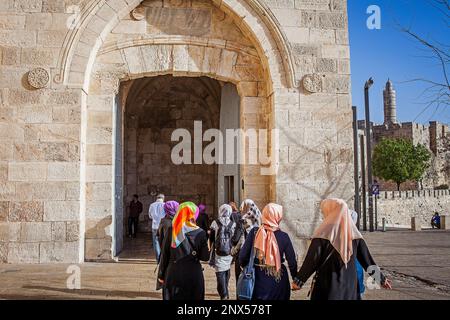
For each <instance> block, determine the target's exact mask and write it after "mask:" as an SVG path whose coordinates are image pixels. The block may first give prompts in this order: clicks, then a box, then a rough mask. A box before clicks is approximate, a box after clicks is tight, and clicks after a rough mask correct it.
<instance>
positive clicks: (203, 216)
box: [197, 204, 209, 234]
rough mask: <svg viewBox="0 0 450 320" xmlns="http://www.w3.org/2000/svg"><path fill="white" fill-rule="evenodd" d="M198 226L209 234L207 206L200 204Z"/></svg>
mask: <svg viewBox="0 0 450 320" xmlns="http://www.w3.org/2000/svg"><path fill="white" fill-rule="evenodd" d="M197 225H198V226H199V227H200V228H202V229H203V230H205V232H206V233H207V234H208V232H209V218H208V214H207V213H206V205H204V204H199V205H198V217H197Z"/></svg>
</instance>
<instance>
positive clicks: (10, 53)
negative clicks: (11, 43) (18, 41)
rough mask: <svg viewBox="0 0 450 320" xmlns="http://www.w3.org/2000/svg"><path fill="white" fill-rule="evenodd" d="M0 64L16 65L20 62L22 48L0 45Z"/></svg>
mask: <svg viewBox="0 0 450 320" xmlns="http://www.w3.org/2000/svg"><path fill="white" fill-rule="evenodd" d="M0 64H1V65H4V66H14V65H19V64H20V49H19V48H14V47H0Z"/></svg>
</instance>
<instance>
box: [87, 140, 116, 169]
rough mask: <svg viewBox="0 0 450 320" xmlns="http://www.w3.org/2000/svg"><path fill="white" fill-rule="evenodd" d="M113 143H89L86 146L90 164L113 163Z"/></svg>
mask: <svg viewBox="0 0 450 320" xmlns="http://www.w3.org/2000/svg"><path fill="white" fill-rule="evenodd" d="M112 149H113V145H111V144H88V145H87V148H86V156H87V163H88V164H90V165H91V164H92V165H95V164H112Z"/></svg>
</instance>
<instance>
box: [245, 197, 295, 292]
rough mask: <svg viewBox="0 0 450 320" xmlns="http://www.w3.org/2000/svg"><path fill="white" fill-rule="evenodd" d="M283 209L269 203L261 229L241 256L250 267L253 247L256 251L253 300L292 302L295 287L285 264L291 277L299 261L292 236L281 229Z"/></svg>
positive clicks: (252, 233)
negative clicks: (288, 272) (292, 290)
mask: <svg viewBox="0 0 450 320" xmlns="http://www.w3.org/2000/svg"><path fill="white" fill-rule="evenodd" d="M282 219H283V207H282V206H280V205H278V204H275V203H269V204H268V205H266V206H265V207H264V209H263V212H262V221H261V223H262V224H261V226H260V227H259V228H256V227H255V228H253V229H252V230H251V231H250V233H249V234H248V236H247V239H246V240H245V243H244V245H243V246H242V249H241V252H240V254H239V260H240V264H241V265H242V266H246V265H248V263H249V262H250V255H251V250H252V247H254V250H255V261H254V264H255V287H254V289H253V297H252V300H289V299H290V297H291V288H290V285H289V276H288V274H287V268H286V266H285V265H284V261H285V260H287V262H288V265H289V271H290V274H291V277H293V276H294V275H295V273H296V271H297V259H296V257H295V251H294V247H293V246H292V242H291V239H290V238H289V235H288V234H287V233H285V232H283V231H281V230H280V222H281V220H282Z"/></svg>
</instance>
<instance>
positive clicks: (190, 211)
mask: <svg viewBox="0 0 450 320" xmlns="http://www.w3.org/2000/svg"><path fill="white" fill-rule="evenodd" d="M197 215H198V208H197V206H196V205H195V204H194V203H192V202H184V203H182V204H180V206H179V207H178V210H177V213H176V214H175V216H174V218H173V220H172V226H171V227H170V228H169V230H167V233H166V235H165V236H164V242H163V247H162V251H161V259H160V268H159V272H158V281H159V282H160V283H161V284H163V285H164V297H163V299H164V300H204V298H205V279H204V277H203V270H202V266H201V264H200V261H208V258H209V250H208V242H207V239H206V232H205V231H204V230H203V229H201V228H199V227H198V226H197V225H196V224H195V220H196V218H197Z"/></svg>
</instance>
